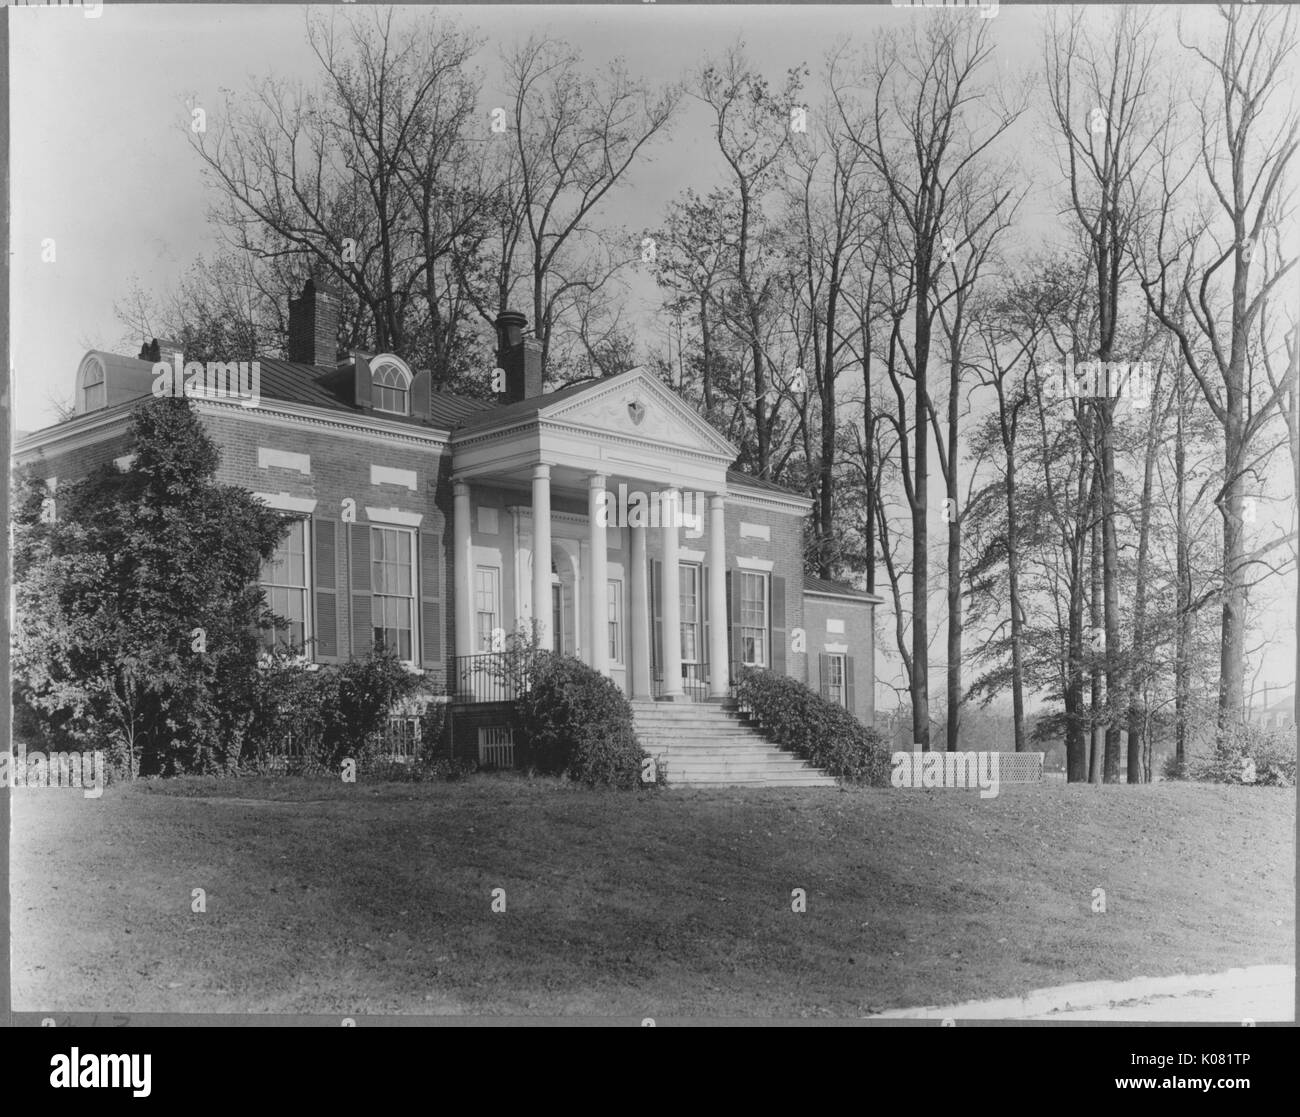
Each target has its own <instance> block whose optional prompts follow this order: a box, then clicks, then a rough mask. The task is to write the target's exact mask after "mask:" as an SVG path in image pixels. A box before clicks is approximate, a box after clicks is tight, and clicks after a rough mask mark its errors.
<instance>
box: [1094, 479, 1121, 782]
mask: <svg viewBox="0 0 1300 1117" xmlns="http://www.w3.org/2000/svg"><path fill="white" fill-rule="evenodd" d="M1103 484H1104V482H1103V480H1102V464H1101V459H1100V458H1097V459H1095V461H1094V465H1093V483H1092V492H1093V495H1092V500H1091V501H1090V502H1089V506H1088V518H1089V520H1090V521H1091V528H1090V530H1091V535H1092V546H1091V548H1090V549H1089V556H1088V560H1089V564H1090V572H1091V584H1090V586H1089V593H1088V622H1089V625H1090V628H1091V640H1090V646H1091V648H1092V651H1093V653H1094V654H1093V662H1092V665H1091V674H1092V689H1091V694H1090V695H1089V698H1090V703H1091V706H1090V711H1089V719H1088V731H1089V735H1090V736H1091V738H1092V757H1091V760H1090V763H1089V765H1088V770H1089V776H1090V778H1091V780H1092V782H1093V783H1096V784H1099V783H1101V782H1102V780H1103V779H1104V780H1105V782H1107V783H1112V782H1113V781H1114V779H1115V778H1117V776H1118V772H1116V775H1115V776H1112V775H1111V774H1110V772H1109V771H1106V772H1104V773H1103V771H1102V752H1103V749H1104V748H1105V744H1106V740H1105V734H1104V732H1103V730H1102V725H1101V717H1102V704H1103V697H1102V689H1101V676H1102V672H1101V670H1100V669H1099V668H1098V667H1097V663H1096V650H1097V633H1098V632H1099V631H1103V629H1102V608H1101V605H1102V601H1101V599H1102V592H1103V590H1102V587H1103V584H1104V582H1103V577H1102V570H1101V566H1102V551H1103V549H1104V546H1105V545H1104V543H1103V542H1102V528H1101V515H1100V504H1101V490H1102V486H1103ZM1117 767H1118V766H1117Z"/></svg>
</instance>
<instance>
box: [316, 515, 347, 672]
mask: <svg viewBox="0 0 1300 1117" xmlns="http://www.w3.org/2000/svg"><path fill="white" fill-rule="evenodd" d="M311 538H312V568H313V569H312V575H313V579H312V580H313V584H314V586H315V591H316V592H315V599H316V625H315V630H314V635H315V637H316V643H315V645H314V651H315V654H314V656H313V658H314V659H315V660H316V661H317V662H318V663H338V662H339V660H341V659H342V658H343V657H342V655H341V654H340V650H339V591H338V550H337V547H338V521H337V520H327V519H323V518H321V517H320V516H313V517H312V521H311Z"/></svg>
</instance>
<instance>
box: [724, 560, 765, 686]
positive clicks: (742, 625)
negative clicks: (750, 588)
mask: <svg viewBox="0 0 1300 1117" xmlns="http://www.w3.org/2000/svg"><path fill="white" fill-rule="evenodd" d="M737 561H738V562H739V561H740V560H737ZM741 569H742V573H745V574H757V575H759V576H760V577H762V576H763V575H766V577H763V614H764V615H763V662H762V663H761V664H754V663H749V664H745V666H747V667H764V668H767V669H768V670H769V671H770V670H772V660H773V658H774V657H773V655H772V640H773V635H772V575H771V573H770V572H769V571H768V570H746V569H745V568H744V567H743V566H742V568H741ZM733 592H734V593H738V594H741V595H743V594H744V579H743V578H740V579H737V585H736V587H735V589H734V590H733ZM741 601H742V604H741V614H740V632H741V636H742V638H743V636H744V632H745V629H746V628H749V627H750V626H749V625H747V624H745V613H744V604H743V601H744V598H743V596H742V597H741ZM742 655H743V652H742ZM742 662H743V660H742Z"/></svg>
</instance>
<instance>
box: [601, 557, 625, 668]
mask: <svg viewBox="0 0 1300 1117" xmlns="http://www.w3.org/2000/svg"><path fill="white" fill-rule="evenodd" d="M606 585H607V586H614V587H616V588H615V590H614V601H615V603H616V605H617V606H618V640H617V641H616V644H615V649H614V650H615V652H616V653H617V654H616V655H614V656H612V657H611V658H610V666H612V667H623V666H625V664H624V661H623V660H624V653H623V646H624V645H625V644H626V643H627V636H626V632H625V629H624V624H625V623H626V622H625V621H624V613H625V612H626V610H625V609H624V608H623V598H624V590H623V579H622V577H621V576H620V577H618V578H608V579H606ZM605 594H606V599H607V600H608V595H609V590H608V589H606V591H605ZM605 620H606V624H608V622H609V617H608V616H606V618H605ZM605 639H606V641H608V640H609V630H608V628H606V630H605Z"/></svg>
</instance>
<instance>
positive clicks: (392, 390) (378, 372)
mask: <svg viewBox="0 0 1300 1117" xmlns="http://www.w3.org/2000/svg"><path fill="white" fill-rule="evenodd" d="M410 387H411V381H410V378H409V377H408V376H407V375H406V373H405V372H404V371H403V370H402V369H400V368H398V366H397V365H394V364H382V365H379V366H378V367H377V368H375V369H374V370H373V375H372V377H371V381H370V402H371V403H372V404H373V405H374V408H375V410H376V411H388V412H391V413H392V414H394V415H407V414H410V407H409V404H408V393H409V391H410Z"/></svg>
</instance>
